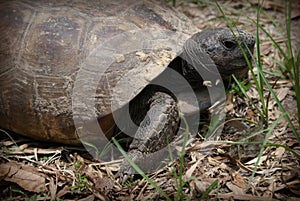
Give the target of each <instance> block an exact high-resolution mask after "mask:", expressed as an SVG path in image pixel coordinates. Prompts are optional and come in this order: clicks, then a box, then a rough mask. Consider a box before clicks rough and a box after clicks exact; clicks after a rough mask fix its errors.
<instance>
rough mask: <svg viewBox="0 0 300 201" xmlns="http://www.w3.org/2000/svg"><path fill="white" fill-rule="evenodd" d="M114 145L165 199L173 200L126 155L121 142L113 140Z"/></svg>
mask: <svg viewBox="0 0 300 201" xmlns="http://www.w3.org/2000/svg"><path fill="white" fill-rule="evenodd" d="M112 141H113V143H114V144H115V145H116V146H117V148H118V149H119V151H120V152H121V154H122V155H123V156H124V157H125V159H126V160H127V161H128V162H129V164H130V165H131V166H132V167H133V168H134V169H135V170H136V171H137V172H138V173H139V174H140V175H141V176H142V177H143V178H145V179H146V181H147V182H149V183H150V184H151V185H152V186H153V187H154V188H155V189H156V190H157V191H158V192H159V193H160V194H161V195H162V196H164V198H165V199H166V200H168V201H171V198H170V197H169V196H168V195H167V194H166V193H165V192H164V191H163V190H162V189H161V188H160V187H159V186H158V185H157V184H156V183H155V182H154V181H153V180H151V179H150V178H149V177H148V176H147V175H146V174H145V173H144V172H143V171H142V170H141V169H140V168H139V167H138V166H137V165H136V164H135V163H134V162H133V161H132V160H131V158H129V156H128V155H127V154H126V152H125V151H124V149H123V148H122V146H121V145H120V144H119V142H118V141H117V140H116V139H115V138H112Z"/></svg>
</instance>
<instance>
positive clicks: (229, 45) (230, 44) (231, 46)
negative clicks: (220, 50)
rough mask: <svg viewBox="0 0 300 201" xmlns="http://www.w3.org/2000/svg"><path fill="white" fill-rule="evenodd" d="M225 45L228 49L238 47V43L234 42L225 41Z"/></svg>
mask: <svg viewBox="0 0 300 201" xmlns="http://www.w3.org/2000/svg"><path fill="white" fill-rule="evenodd" d="M223 45H224V46H225V47H226V48H227V49H232V48H234V47H235V46H236V43H235V42H233V41H223Z"/></svg>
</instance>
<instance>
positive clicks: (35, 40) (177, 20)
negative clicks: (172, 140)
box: [0, 0, 198, 144]
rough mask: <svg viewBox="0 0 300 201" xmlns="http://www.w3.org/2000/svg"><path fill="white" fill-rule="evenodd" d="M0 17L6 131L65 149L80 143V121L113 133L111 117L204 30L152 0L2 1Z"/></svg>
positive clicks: (0, 109)
mask: <svg viewBox="0 0 300 201" xmlns="http://www.w3.org/2000/svg"><path fill="white" fill-rule="evenodd" d="M0 19H1V20H0V34H1V38H0V41H1V42H0V86H1V93H0V127H2V128H5V129H9V130H12V131H14V132H16V133H20V134H23V135H26V136H29V137H33V138H37V139H41V140H48V141H54V142H62V143H67V144H77V143H79V140H78V136H77V134H76V129H75V125H74V117H75V119H82V120H84V121H85V122H88V121H90V120H91V121H92V120H93V119H94V117H95V116H96V117H97V120H98V121H99V122H100V125H101V127H102V129H103V130H104V131H105V133H107V135H108V136H109V135H111V132H109V131H110V129H111V128H112V127H113V126H114V121H113V118H112V114H113V112H114V111H115V110H117V109H119V108H121V107H122V106H124V105H126V104H127V103H128V102H129V101H130V100H132V98H134V97H135V96H137V95H138V94H139V93H140V92H141V90H142V89H143V88H145V86H147V85H148V84H149V83H150V82H151V80H153V79H154V78H156V77H157V76H158V75H159V74H160V73H162V72H163V71H164V70H165V69H166V68H167V66H168V64H169V63H170V62H171V61H172V60H173V59H174V58H175V57H176V55H177V54H178V53H179V52H180V51H181V48H182V45H183V43H184V42H185V41H186V40H187V39H188V38H189V37H190V36H191V35H193V34H194V33H195V32H197V31H198V30H197V29H196V28H195V26H194V25H193V24H192V23H191V22H190V21H189V20H188V19H187V17H186V16H184V15H183V14H181V13H179V12H177V11H176V10H175V9H173V8H172V7H170V6H168V5H166V4H164V3H159V2H157V1H149V0H147V1H135V0H132V1H130V0H126V1H122V2H120V1H114V0H109V1H106V0H105V1H96V0H91V1H84V0H76V1H60V0H59V1H58V0H57V1H56V0H42V1H35V0H18V1H4V0H3V1H2V0H1V1H0ZM116 100H117V101H116ZM113 102H114V103H116V104H113V105H114V107H112V103H113Z"/></svg>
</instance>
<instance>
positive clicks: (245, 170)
mask: <svg viewBox="0 0 300 201" xmlns="http://www.w3.org/2000/svg"><path fill="white" fill-rule="evenodd" d="M178 4H179V6H177V8H176V9H178V10H180V11H182V12H183V13H185V14H186V15H187V16H188V17H189V18H191V19H192V20H193V22H194V23H195V24H196V25H197V26H198V27H199V28H200V29H205V28H210V27H222V26H226V23H225V21H224V19H222V15H221V14H220V12H219V11H218V9H217V7H216V6H215V5H213V4H209V3H208V4H205V3H203V4H195V3H189V2H183V3H181V2H179V3H178ZM219 4H221V5H222V8H223V9H224V12H225V14H226V16H228V17H229V18H230V19H232V20H234V21H235V22H238V25H239V26H241V27H243V28H245V29H246V30H248V31H250V32H252V33H253V34H254V33H255V24H253V22H252V20H254V21H255V19H256V8H255V5H257V1H252V0H251V1H237V0H234V1H220V2H219ZM251 4H252V6H251ZM299 8H300V5H299V3H297V2H295V4H294V5H293V12H292V24H299V17H300V14H299V10H300V9H299ZM263 9H264V12H265V13H267V14H268V15H269V16H271V17H272V18H273V19H274V20H275V21H276V23H278V24H279V27H280V28H282V30H284V29H285V24H284V23H285V22H284V20H283V19H285V14H284V13H285V8H284V6H283V4H282V1H279V0H277V1H270V0H266V1H264V4H263ZM245 12H247V15H245V14H244V13H245ZM261 22H262V25H263V26H264V28H265V29H266V30H267V31H268V32H269V33H270V34H271V35H272V36H273V37H274V39H275V41H276V42H278V43H279V44H280V45H282V47H284V43H285V42H286V39H285V38H284V37H283V36H282V35H281V33H280V32H279V31H278V28H275V27H274V26H273V25H272V22H271V21H270V20H269V18H268V17H267V15H264V14H262V15H261ZM297 28H298V29H297ZM299 33H300V30H299V26H292V39H293V42H294V43H293V47H295V45H296V44H297V43H296V42H299V38H300V37H299ZM260 39H261V55H262V63H263V68H264V69H265V70H268V71H269V72H272V73H273V74H266V76H267V78H268V80H269V82H270V84H271V85H272V86H273V88H274V90H275V92H276V94H277V95H278V98H279V100H280V101H281V102H282V104H283V106H284V107H285V109H286V110H287V111H288V112H289V114H290V117H291V118H292V120H293V121H294V122H295V125H296V122H297V116H296V111H295V108H296V102H295V98H294V92H293V89H292V84H291V80H289V79H288V78H285V77H284V76H283V77H281V78H280V79H278V77H276V76H274V75H276V73H277V74H278V72H279V71H278V69H279V66H278V61H282V60H283V58H282V56H281V55H280V54H279V52H278V51H277V49H275V48H274V47H273V44H272V42H271V41H270V40H269V39H268V38H267V36H266V35H265V34H264V33H262V32H261V33H260ZM296 39H297V40H298V41H297V40H296ZM254 70H255V69H254ZM249 82H250V83H253V80H252V78H251V75H249ZM247 94H248V96H249V97H250V98H251V100H252V101H253V102H254V103H256V104H257V105H258V106H259V107H260V106H261V105H260V101H259V95H258V91H257V89H256V88H255V87H254V85H252V86H251V87H250V88H249V90H248V91H247ZM267 95H268V91H267V90H265V96H266V98H267ZM226 109H227V110H226V111H227V120H226V124H225V128H224V131H223V133H222V135H221V136H220V138H219V139H218V141H216V142H207V141H204V140H203V138H202V137H201V136H199V138H197V139H196V140H195V141H193V142H192V143H191V146H189V147H188V148H187V150H186V153H185V158H184V164H183V167H184V172H183V175H182V179H183V181H184V183H185V185H184V186H183V188H182V194H183V195H184V196H185V197H187V198H189V199H190V200H199V198H200V197H201V195H202V194H203V193H205V192H206V190H207V189H208V188H209V187H210V186H211V185H212V184H213V183H214V182H215V181H216V180H217V188H213V189H212V190H211V192H210V193H209V195H208V197H207V198H205V200H215V199H216V198H219V200H263V201H267V200H299V197H300V191H299V189H300V176H299V175H300V168H299V160H297V159H296V157H295V156H294V155H293V154H292V153H291V152H289V151H287V150H285V149H284V148H283V147H272V146H269V147H266V148H265V149H264V150H263V153H262V156H261V157H258V156H259V151H260V149H261V145H257V144H235V143H234V142H241V141H246V142H257V141H258V142H262V141H263V140H264V137H265V134H266V133H267V132H268V130H263V126H262V124H261V119H259V114H258V112H257V111H256V109H255V108H254V107H253V106H252V105H251V104H249V101H248V100H247V99H246V98H244V97H243V96H239V95H238V94H229V96H228V100H227V108H226ZM268 111H269V119H268V121H269V122H270V124H271V123H272V122H274V121H275V120H276V119H277V118H278V117H279V116H280V115H281V112H280V110H279V109H278V106H277V104H276V101H275V100H274V99H272V98H270V100H269V105H268ZM239 118H243V119H246V120H247V121H241V120H240V119H239ZM297 129H298V130H299V128H297ZM204 130H205V129H204ZM255 133H257V134H256V135H254V134H255ZM12 135H13V134H12ZM13 139H14V140H15V142H16V143H17V145H18V146H16V145H15V142H13V141H11V140H10V139H9V138H8V137H6V136H3V135H2V134H1V141H0V145H1V150H0V151H1V154H0V157H1V163H0V188H1V192H0V198H1V200H25V199H27V198H35V200H59V199H60V200H75V199H76V200H163V199H164V198H163V197H162V195H160V194H159V193H158V191H157V190H156V189H155V188H154V187H153V186H152V185H150V184H149V183H148V182H147V181H146V180H145V179H143V178H137V179H136V178H135V180H133V181H132V182H128V183H126V184H125V185H123V186H122V185H120V184H119V183H118V180H117V177H116V173H117V171H118V170H119V168H120V167H119V166H120V164H121V161H120V160H116V161H111V162H102V161H94V160H93V159H92V157H91V156H89V154H87V153H86V152H85V151H84V150H82V149H81V148H78V147H70V146H60V145H56V144H51V145H49V144H48V143H47V144H46V145H45V143H43V142H33V141H32V140H28V139H26V138H23V137H20V136H15V135H13ZM268 140H269V141H268V142H269V143H275V144H281V145H286V146H288V147H290V148H292V149H293V150H294V151H295V152H297V153H298V154H299V153H300V146H299V142H298V141H297V139H296V137H295V136H294V135H293V134H292V132H291V130H290V129H289V128H288V126H287V122H286V121H285V120H284V119H282V120H281V121H280V122H279V123H278V124H277V126H276V127H275V129H274V130H273V131H272V132H271V135H270V138H269V139H268ZM258 160H259V162H258ZM256 164H258V165H257V169H256V171H255V174H253V175H252V173H253V170H254V169H255V168H256ZM179 167H180V164H179V161H178V160H176V161H175V162H174V163H173V164H171V165H169V166H167V167H165V168H163V169H160V170H158V171H157V172H155V173H153V174H151V175H149V176H150V178H151V179H152V180H153V181H154V182H156V184H157V185H158V186H159V187H160V188H162V189H163V191H164V192H166V193H167V195H168V196H170V198H171V199H175V198H176V192H177V191H178V189H179V187H178V178H176V177H174V174H177V175H178V173H179Z"/></svg>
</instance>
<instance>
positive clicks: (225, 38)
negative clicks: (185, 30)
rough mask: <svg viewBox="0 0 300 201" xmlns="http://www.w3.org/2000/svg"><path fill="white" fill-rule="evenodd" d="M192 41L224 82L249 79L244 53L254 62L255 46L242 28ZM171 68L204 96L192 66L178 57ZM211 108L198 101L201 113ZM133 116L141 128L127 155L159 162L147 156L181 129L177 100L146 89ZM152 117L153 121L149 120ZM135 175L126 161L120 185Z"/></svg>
mask: <svg viewBox="0 0 300 201" xmlns="http://www.w3.org/2000/svg"><path fill="white" fill-rule="evenodd" d="M191 40H193V41H195V42H196V43H197V44H199V46H200V47H201V48H202V49H203V50H204V51H205V52H206V53H207V54H208V55H209V56H210V58H211V59H212V60H213V62H214V63H215V65H216V66H217V68H218V70H219V73H220V75H221V77H222V79H223V80H225V81H226V80H227V79H228V78H229V77H230V76H231V75H232V74H235V76H236V77H238V78H245V77H246V75H247V72H248V67H247V63H246V60H245V57H244V54H245V55H246V56H247V57H248V59H249V60H251V59H250V56H251V54H252V52H253V49H254V44H255V40H254V38H253V36H252V35H251V34H250V33H248V32H246V31H243V30H241V29H233V33H232V31H231V30H230V29H229V28H217V29H207V30H204V31H202V32H199V33H197V34H195V35H194V36H192V38H191ZM185 48H186V51H193V50H191V49H189V47H185ZM241 48H242V49H243V51H242V50H241ZM175 60H176V59H175ZM170 67H171V68H173V69H175V70H176V71H177V72H179V73H180V74H181V75H182V76H184V77H185V79H186V80H187V81H188V82H189V83H190V84H191V86H192V87H193V89H195V93H196V95H197V96H199V97H201V96H202V95H203V94H204V93H203V91H202V90H197V88H199V86H202V82H203V79H202V77H201V75H199V74H198V72H197V71H196V70H195V69H194V67H193V66H192V65H190V64H188V63H187V62H186V61H183V60H182V59H181V58H177V61H176V62H173V63H171V64H170ZM178 88H180V86H178ZM183 90H184V89H183ZM197 93H198V94H197ZM209 106H210V103H203V102H199V108H200V110H201V111H202V110H204V109H206V108H208V107H209ZM130 114H131V116H132V119H133V121H134V122H135V123H136V124H137V125H139V128H138V130H137V131H134V132H135V138H134V139H133V140H132V142H130V145H129V152H128V155H129V157H130V158H131V159H132V160H133V162H135V163H137V164H138V165H140V166H144V167H147V166H151V163H152V162H153V161H154V160H159V159H157V158H153V159H151V158H149V155H148V156H146V155H145V154H149V153H151V152H155V151H158V150H160V149H162V148H163V147H165V146H166V144H167V143H168V142H170V141H172V140H173V139H174V136H175V135H176V132H177V130H178V126H179V122H180V117H179V112H178V106H177V100H176V97H173V94H171V93H170V92H168V91H167V90H165V89H163V88H161V87H158V86H151V85H150V86H147V87H146V88H145V89H144V90H143V91H142V92H141V93H140V94H139V95H138V96H137V97H136V98H135V99H134V100H132V101H131V103H130ZM150 117H151V121H149V119H150ZM119 132H120V130H119V129H117V130H116V133H119ZM133 173H135V171H134V169H133V168H132V167H131V166H130V164H129V163H128V162H127V161H124V163H123V164H122V165H121V169H120V171H119V175H120V176H121V180H120V181H121V183H124V182H125V181H126V180H127V178H128V177H129V176H130V175H131V174H133Z"/></svg>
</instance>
